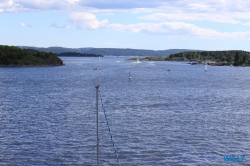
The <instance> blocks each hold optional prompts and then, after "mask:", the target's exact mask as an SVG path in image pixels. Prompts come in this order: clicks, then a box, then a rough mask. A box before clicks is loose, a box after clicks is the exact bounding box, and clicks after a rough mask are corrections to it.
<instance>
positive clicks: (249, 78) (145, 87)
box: [0, 57, 250, 166]
mask: <svg viewBox="0 0 250 166" xmlns="http://www.w3.org/2000/svg"><path fill="white" fill-rule="evenodd" d="M62 59H64V60H67V61H66V62H65V64H66V65H65V66H61V67H16V68H0V165H11V166H13V165H39V166H40V165H84V166H85V165H96V112H95V86H96V85H100V95H101V98H102V100H103V103H104V108H105V110H106V113H107V116H108V119H109V125H110V128H111V131H112V135H113V139H114V142H115V145H116V148H117V152H118V155H119V160H120V163H121V165H126V166H130V165H143V166H145V165H218V166H219V165H234V164H235V163H231V164H230V162H225V161H224V156H225V155H245V160H244V161H243V162H241V163H240V164H241V165H248V164H250V127H249V126H250V104H249V101H250V68H248V67H227V66H224V67H215V66H214V67H212V66H208V71H207V72H205V71H204V65H189V64H186V63H183V62H168V63H167V62H155V63H149V62H141V63H133V62H132V61H128V60H125V58H121V57H120V58H111V57H105V58H101V60H100V62H99V65H100V68H101V70H93V68H95V67H98V58H79V57H78V58H72V57H62ZM168 68H170V69H171V71H167V69H168ZM129 72H131V76H132V80H129ZM99 110H100V112H99V120H100V121H99V126H100V163H101V165H107V166H108V165H117V160H116V156H115V153H114V149H113V146H112V142H111V140H110V136H109V133H108V128H107V125H106V121H105V118H104V114H103V109H102V107H101V104H100V109H99Z"/></svg>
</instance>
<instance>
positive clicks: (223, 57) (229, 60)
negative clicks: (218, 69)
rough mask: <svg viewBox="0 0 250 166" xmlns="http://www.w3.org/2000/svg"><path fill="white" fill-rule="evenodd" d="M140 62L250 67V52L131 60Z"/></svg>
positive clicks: (209, 52)
mask: <svg viewBox="0 0 250 166" xmlns="http://www.w3.org/2000/svg"><path fill="white" fill-rule="evenodd" d="M137 59H139V60H140V61H188V62H193V63H203V62H204V61H209V62H210V65H217V66H224V65H233V66H250V52H248V51H241V50H230V51H185V52H180V53H176V54H171V55H169V56H148V57H144V58H130V59H129V60H137Z"/></svg>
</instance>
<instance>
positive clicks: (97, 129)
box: [95, 85, 100, 166]
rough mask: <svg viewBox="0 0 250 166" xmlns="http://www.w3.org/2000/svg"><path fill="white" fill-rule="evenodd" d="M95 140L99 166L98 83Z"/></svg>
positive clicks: (97, 90)
mask: <svg viewBox="0 0 250 166" xmlns="http://www.w3.org/2000/svg"><path fill="white" fill-rule="evenodd" d="M95 88H96V141H97V166H99V165H100V164H99V142H100V139H99V126H98V121H99V118H98V98H99V97H98V93H99V85H97V86H96V87H95Z"/></svg>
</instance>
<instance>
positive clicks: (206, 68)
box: [205, 61, 207, 71]
mask: <svg viewBox="0 0 250 166" xmlns="http://www.w3.org/2000/svg"><path fill="white" fill-rule="evenodd" d="M205 71H207V62H206V61H205Z"/></svg>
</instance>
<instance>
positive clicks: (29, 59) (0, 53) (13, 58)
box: [0, 45, 63, 67]
mask: <svg viewBox="0 0 250 166" xmlns="http://www.w3.org/2000/svg"><path fill="white" fill-rule="evenodd" d="M61 65H63V61H62V60H61V59H60V58H58V57H57V56H56V55H55V54H54V53H51V52H49V53H47V52H40V51H36V50H32V49H21V48H18V47H15V46H4V45H0V66H8V67H12V66H13V67H14V66H61Z"/></svg>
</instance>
